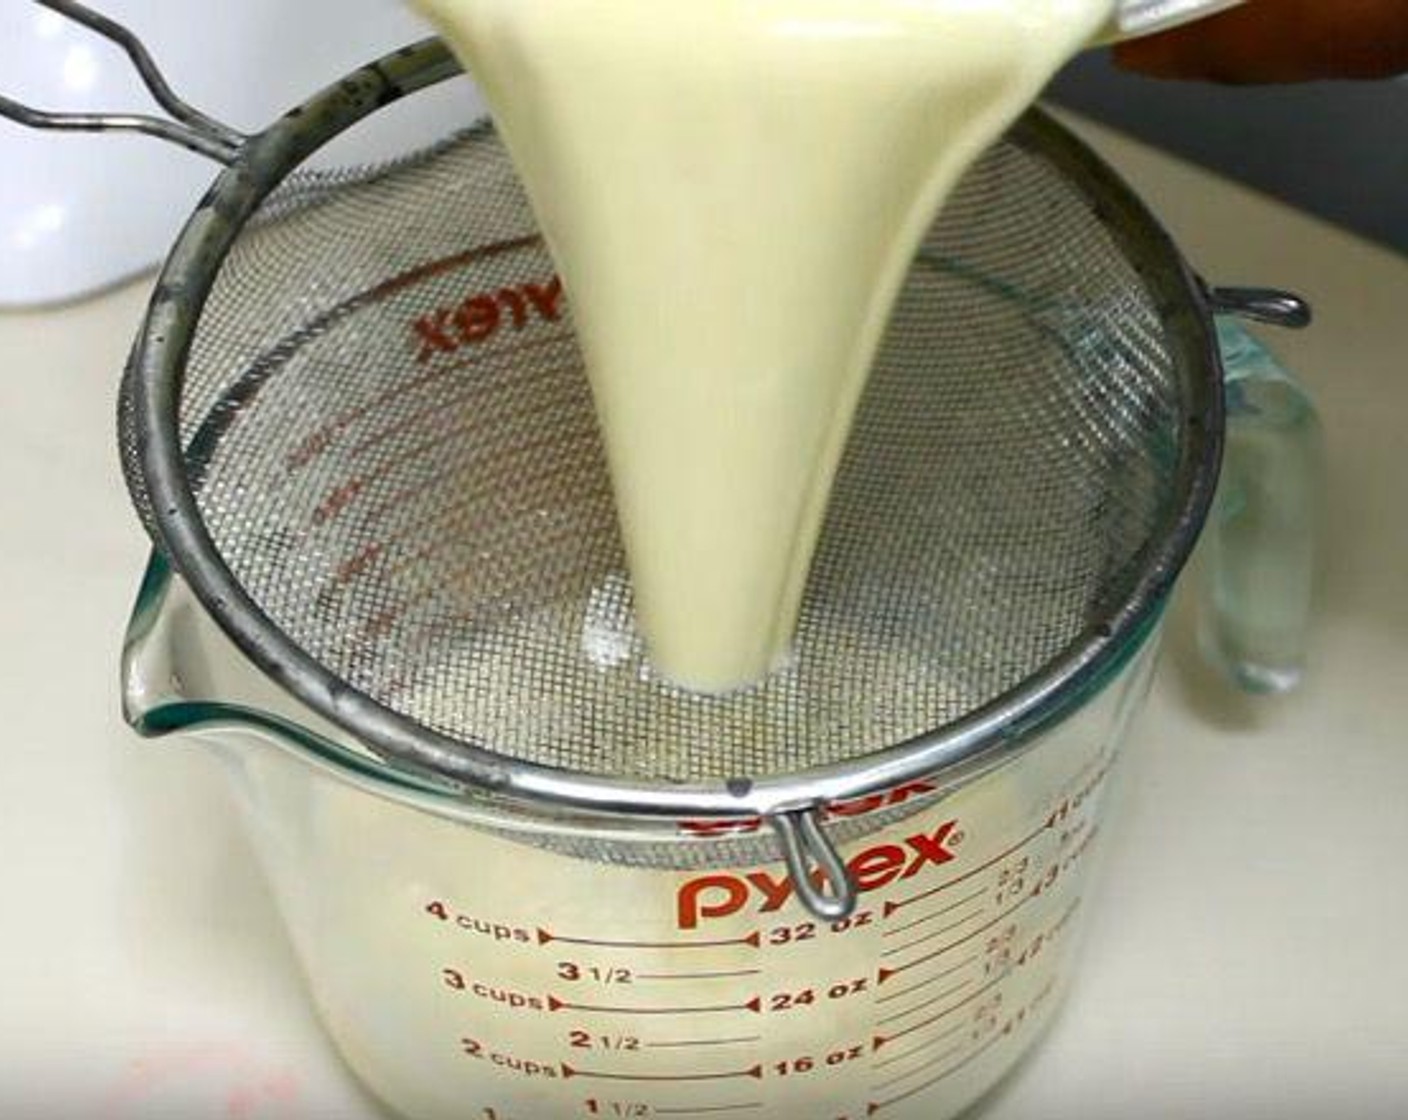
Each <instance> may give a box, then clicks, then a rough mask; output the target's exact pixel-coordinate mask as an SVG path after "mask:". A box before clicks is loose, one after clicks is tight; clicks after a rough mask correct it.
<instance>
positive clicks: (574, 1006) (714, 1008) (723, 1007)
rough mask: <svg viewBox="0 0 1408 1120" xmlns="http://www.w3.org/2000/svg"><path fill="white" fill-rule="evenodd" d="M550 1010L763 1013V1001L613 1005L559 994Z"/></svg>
mask: <svg viewBox="0 0 1408 1120" xmlns="http://www.w3.org/2000/svg"><path fill="white" fill-rule="evenodd" d="M548 1010H549V1011H593V1012H602V1013H605V1014H612V1015H713V1014H718V1013H721V1012H728V1011H751V1012H753V1013H754V1014H755V1015H757V1014H761V1012H762V1010H763V1001H762V998H761V997H760V996H754V997H753V998H752V999H750V1000H747V1001H746V1002H744V1003H723V1004H706V1005H704V1006H702V1007H629V1006H620V1007H611V1006H606V1005H603V1004H594V1003H568V1002H567V1001H566V1000H562V999H558V998H557V996H548Z"/></svg>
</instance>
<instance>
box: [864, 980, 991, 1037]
mask: <svg viewBox="0 0 1408 1120" xmlns="http://www.w3.org/2000/svg"><path fill="white" fill-rule="evenodd" d="M1010 975H1011V970H1010V969H1009V970H1008V971H1006V972H1001V973H999V974H998V975H996V976H994V977H993V978H992V979H991V980H989V981H988V982H987V983H986V984H984V985H983V986H982V987H981V988H978V989H977V990H976V991H974V992H970V993H969V994H968V995H966V996H964V997H963V998H962V999H961V1000H959V1001H958V1002H957V1003H953V1004H950V1005H949V1006H948V1007H945V1008H944V1009H943V1010H942V1011H936V1012H935V1013H934V1014H933V1015H930V1016H929V1017H928V1018H927V1019H921V1020H919V1022H917V1023H911V1024H910V1025H909V1026H907V1027H905V1028H903V1029H902V1030H898V1031H895V1032H894V1033H893V1034H877V1035H876V1036H875V1037H874V1039H872V1040H871V1044H870V1048H871V1049H872V1050H879V1049H880V1047H882V1046H888V1045H889V1044H890V1043H892V1042H898V1041H899V1040H900V1039H902V1038H906V1037H908V1036H909V1035H912V1034H916V1033H917V1032H919V1031H922V1030H924V1029H925V1028H926V1027H932V1026H933V1025H934V1024H935V1023H941V1022H943V1020H945V1019H947V1018H948V1017H949V1016H950V1015H952V1014H953V1013H954V1012H955V1011H962V1010H963V1008H965V1007H967V1006H968V1005H969V1004H971V1003H972V1002H973V1001H974V1000H978V999H981V998H982V997H983V996H985V995H987V993H988V992H990V991H992V990H993V989H994V988H995V987H997V986H998V985H999V984H1001V983H1002V981H1004V980H1006V979H1007V977H1008V976H1010Z"/></svg>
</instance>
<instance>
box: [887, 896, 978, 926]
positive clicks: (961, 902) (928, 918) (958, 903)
mask: <svg viewBox="0 0 1408 1120" xmlns="http://www.w3.org/2000/svg"><path fill="white" fill-rule="evenodd" d="M987 893H988V888H987V887H979V888H978V889H977V890H975V891H972V892H970V893H969V894H965V895H964V896H963V897H962V898H960V899H956V900H955V901H953V902H950V903H949V904H948V905H947V906H943V907H941V908H939V909H938V910H935V911H933V912H932V913H929V914H925V915H924V916H923V917H922V918H915V919H914V920H913V921H908V922H905V923H904V925H901V926H890V927H887V928H886V929H884V930H882V931H881V933H880V936H881V937H896V936H898V935H899V934H901V933H905V932H906V931H908V930H911V929H914V928H915V927H916V926H922V925H924V924H925V923H926V922H932V921H933V920H934V919H935V918H942V917H943V916H944V915H945V914H952V913H953V912H954V911H955V910H958V909H960V908H961V907H963V906H966V905H968V903H970V902H972V901H973V900H974V899H975V898H982V897H983V895H985V894H987ZM887 913H889V911H887Z"/></svg>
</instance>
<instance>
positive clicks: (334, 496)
mask: <svg viewBox="0 0 1408 1120" xmlns="http://www.w3.org/2000/svg"><path fill="white" fill-rule="evenodd" d="M453 419H454V421H455V423H454V426H453V427H451V428H449V429H448V430H447V431H442V432H439V433H437V434H435V435H433V436H430V437H429V438H427V439H423V440H422V441H421V442H420V443H418V444H416V445H415V446H413V447H408V448H406V449H405V450H404V451H401V452H400V453H398V454H396V455H393V456H391V457H389V458H387V459H384V460H382V461H381V462H379V463H378V464H376V467H375V469H373V470H370V471H367V472H366V473H365V474H358V475H353V476H352V477H351V478H347V479H344V480H343V481H342V482H340V483H338V485H337V486H335V487H334V488H333V489H332V490H331V491H329V492H328V493H327V494H326V495H325V496H324V498H323V500H322V501H321V502H319V503H318V505H317V506H315V507H314V509H313V517H312V520H313V524H314V525H324V524H327V523H328V522H330V521H332V520H334V519H335V518H337V517H340V516H341V515H342V514H343V513H344V512H345V511H346V509H347V507H348V506H350V505H351V504H352V502H353V500H354V499H356V498H357V497H358V496H360V495H361V494H362V493H364V492H365V491H367V490H368V489H370V488H371V487H373V486H375V485H376V484H377V483H379V482H382V481H384V480H386V479H388V478H390V477H391V476H393V475H394V474H395V473H396V472H397V471H399V470H401V469H402V468H403V467H407V466H409V465H410V464H412V463H415V462H418V461H419V460H422V459H424V458H425V457H426V456H428V455H430V454H431V453H432V452H435V451H438V450H439V449H440V448H442V447H444V446H445V445H446V444H449V443H453V442H454V441H455V440H456V439H458V438H459V437H460V436H462V435H463V434H464V433H465V432H467V431H470V430H472V429H474V428H475V427H476V426H477V425H478V424H479V423H480V420H479V418H478V417H472V418H469V419H465V418H464V417H463V416H461V415H457V414H456V415H454V416H453ZM560 443H561V435H560V434H559V433H557V432H550V433H545V434H543V435H542V436H540V437H539V438H538V439H536V440H527V441H522V442H519V443H515V444H514V445H513V452H514V454H515V455H519V456H527V455H531V454H532V453H534V452H536V451H543V450H549V449H551V448H554V447H557V446H559V445H560ZM442 475H443V472H437V477H436V478H435V479H432V480H430V481H428V482H427V481H421V482H417V483H415V484H414V485H412V486H408V487H403V488H402V489H400V490H398V491H396V492H395V493H393V494H391V495H390V496H389V497H387V498H386V499H385V500H383V501H382V502H381V503H380V504H378V505H376V506H374V507H373V508H372V511H371V512H370V513H369V514H368V515H367V517H366V518H365V522H366V524H368V525H373V524H376V523H378V522H380V521H381V520H382V519H383V518H384V517H385V516H386V515H387V513H389V512H390V511H391V510H393V509H398V508H400V507H402V506H404V505H405V504H406V503H407V502H408V501H410V500H411V499H412V498H414V497H416V496H417V495H419V494H421V493H423V492H424V490H425V489H426V487H427V486H430V485H436V486H441V485H443V478H442V477H441V476H442Z"/></svg>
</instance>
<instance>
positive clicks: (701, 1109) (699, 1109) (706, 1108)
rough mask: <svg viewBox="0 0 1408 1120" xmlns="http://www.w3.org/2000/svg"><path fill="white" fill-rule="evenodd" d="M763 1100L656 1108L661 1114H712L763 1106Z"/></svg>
mask: <svg viewBox="0 0 1408 1120" xmlns="http://www.w3.org/2000/svg"><path fill="white" fill-rule="evenodd" d="M762 1107H763V1102H762V1101H744V1102H742V1103H740V1104H702V1105H694V1106H691V1107H689V1108H658V1107H657V1108H656V1109H655V1112H656V1114H657V1115H659V1116H712V1115H715V1114H717V1113H720V1112H747V1111H748V1110H750V1109H754V1108H762Z"/></svg>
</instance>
